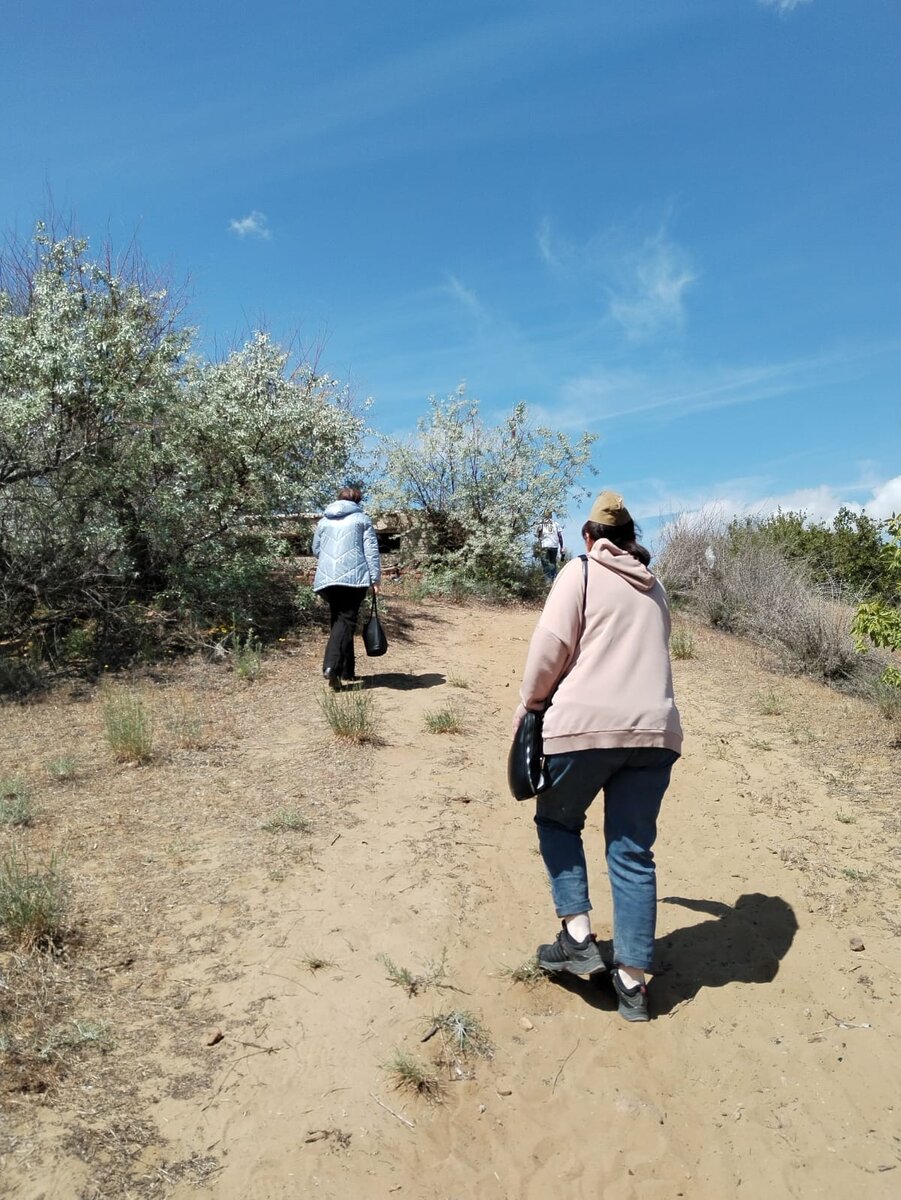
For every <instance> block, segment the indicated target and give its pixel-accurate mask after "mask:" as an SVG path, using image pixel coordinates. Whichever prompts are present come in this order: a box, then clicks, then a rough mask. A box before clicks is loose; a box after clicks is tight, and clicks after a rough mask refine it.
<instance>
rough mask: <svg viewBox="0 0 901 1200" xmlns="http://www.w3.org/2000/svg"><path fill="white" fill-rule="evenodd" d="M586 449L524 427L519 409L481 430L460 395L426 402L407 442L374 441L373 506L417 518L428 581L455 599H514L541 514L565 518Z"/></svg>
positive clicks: (588, 441)
mask: <svg viewBox="0 0 901 1200" xmlns="http://www.w3.org/2000/svg"><path fill="white" fill-rule="evenodd" d="M594 441H595V435H594V434H589V433H585V434H583V435H582V436H581V437H580V438H579V439H578V441H571V440H570V439H569V438H568V437H567V436H566V435H565V434H563V433H560V432H557V431H555V430H552V429H547V428H544V427H542V426H532V425H531V424H530V422H529V419H528V413H527V410H526V406H525V405H524V404H517V405H516V406H515V408H514V409H513V411H512V413H511V414H510V416H509V417H507V418H506V419H505V420H503V421H502V422H501V423H500V424H498V425H494V426H490V425H486V424H485V423H484V422H483V420H482V418H481V415H480V412H479V403H478V401H476V400H469V399H468V398H467V397H466V396H465V394H464V392H463V389H462V388H461V389H460V390H458V392H457V393H456V394H455V395H454V396H451V397H449V398H448V399H447V400H439V399H437V398H435V397H432V399H431V400H430V411H429V413H428V415H427V416H426V417H424V418H423V419H422V420H421V421H420V422H419V425H418V427H417V431H416V433H415V434H414V435H412V436H411V437H408V438H406V439H397V438H389V437H386V438H383V439H382V440H381V455H380V457H381V470H380V477H381V478H380V482H379V484H378V485H377V497H376V498H377V500H378V502H379V503H380V504H381V505H383V506H393V507H400V508H412V509H414V510H417V511H418V512H419V514H420V520H421V522H422V525H423V531H424V547H423V549H424V552H425V557H426V560H427V563H428V566H429V568H430V570H431V571H432V573H433V574H435V573H437V574H438V575H439V576H441V575H444V576H446V577H447V578H448V580H449V583H450V584H451V585H453V586H456V587H459V588H461V589H462V590H464V591H466V590H469V591H480V590H485V591H488V592H490V593H492V594H497V593H501V594H503V593H510V592H516V591H519V590H522V588H523V585H524V583H525V582H526V581H527V576H528V572H527V570H526V569H525V568H526V564H527V563H528V557H529V552H530V549H531V546H532V543H533V542H534V540H535V530H536V527H537V526H538V525H540V524H541V520H542V517H543V514H544V513H545V512H546V511H550V512H553V513H555V514H558V515H563V514H565V512H566V508H567V504H568V501H569V500H570V499H571V498H572V496H573V494H574V493H575V492H576V487H575V484H576V480H577V479H578V477H579V476H580V475H581V474H582V472H583V471H584V470H585V469H586V467H588V465H589V463H590V458H591V447H592V444H593V443H594Z"/></svg>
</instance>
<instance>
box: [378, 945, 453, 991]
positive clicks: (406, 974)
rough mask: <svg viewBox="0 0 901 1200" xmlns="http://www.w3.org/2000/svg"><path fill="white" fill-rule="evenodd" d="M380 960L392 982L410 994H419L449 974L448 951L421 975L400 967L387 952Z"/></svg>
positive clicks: (381, 955)
mask: <svg viewBox="0 0 901 1200" xmlns="http://www.w3.org/2000/svg"><path fill="white" fill-rule="evenodd" d="M378 961H379V962H380V963H381V964H382V966H383V967H384V968H385V974H386V975H387V977H388V979H389V980H390V981H391V983H393V984H395V985H396V986H397V987H400V988H403V989H404V991H405V992H406V993H407V995H408V996H418V995H419V993H420V992H424V991H425V989H426V988H428V987H431V986H432V985H433V984H435V983H437V982H438V980H439V979H443V978H444V976H445V975H446V974H447V951H446V950H445V952H444V953H443V954H442V956H441V961H440V962H430V963H428V964H427V965H426V969H425V971H424V972H423V973H422V974H421V975H417V974H414V972H413V971H411V970H409V969H408V968H407V967H399V966H398V965H397V963H396V962H394V960H393V959H390V958H389V957H388V955H387V954H380V955H379V958H378Z"/></svg>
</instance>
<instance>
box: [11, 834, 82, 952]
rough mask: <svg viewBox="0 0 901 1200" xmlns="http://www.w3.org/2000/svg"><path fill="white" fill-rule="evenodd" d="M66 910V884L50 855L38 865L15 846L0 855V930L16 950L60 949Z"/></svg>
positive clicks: (67, 916)
mask: <svg viewBox="0 0 901 1200" xmlns="http://www.w3.org/2000/svg"><path fill="white" fill-rule="evenodd" d="M69 913H70V902H69V887H68V884H67V882H66V880H65V878H64V877H63V875H62V872H61V871H60V869H59V866H58V865H57V862H56V858H55V857H54V856H53V855H51V857H50V859H49V861H48V862H47V863H46V865H45V866H43V867H37V868H35V867H32V866H31V864H30V863H29V861H28V859H27V857H26V856H25V855H24V854H21V853H20V852H19V851H18V850H17V849H16V848H15V847H13V849H11V850H10V851H8V852H7V853H6V854H4V855H3V856H2V857H0V931H2V932H3V933H4V934H5V935H6V938H7V939H8V940H9V941H10V942H11V943H12V945H13V946H14V947H15V948H16V949H20V950H26V951H27V950H57V949H60V948H61V947H62V944H63V942H64V940H65V936H66V934H67V933H68V931H69Z"/></svg>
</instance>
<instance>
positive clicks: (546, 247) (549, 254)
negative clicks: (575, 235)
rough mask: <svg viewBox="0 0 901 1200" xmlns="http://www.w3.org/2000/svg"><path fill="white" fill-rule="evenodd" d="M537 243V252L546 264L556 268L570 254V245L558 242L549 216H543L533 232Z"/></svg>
mask: <svg viewBox="0 0 901 1200" xmlns="http://www.w3.org/2000/svg"><path fill="white" fill-rule="evenodd" d="M535 240H536V242H537V243H538V253H539V254H540V255H541V258H542V260H543V262H545V263H546V264H547V266H549V267H552V268H553V269H555V270H557V269H559V268H560V267H562V266H563V260H564V259H565V258H568V257H569V256H570V249H571V248H570V247H569V246H565V245H563V244H562V243H560V241H559V239H558V237H557V235H556V234H555V233H554V229H553V226H552V225H551V221H550V218H549V217H544V218H543V219H542V222H541V224H540V225H539V226H538V231H537V233H536V234H535Z"/></svg>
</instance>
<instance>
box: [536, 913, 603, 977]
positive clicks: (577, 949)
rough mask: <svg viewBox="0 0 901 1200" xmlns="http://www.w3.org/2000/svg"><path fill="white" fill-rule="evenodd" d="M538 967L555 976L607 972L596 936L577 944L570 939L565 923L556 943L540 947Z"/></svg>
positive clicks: (590, 936)
mask: <svg viewBox="0 0 901 1200" xmlns="http://www.w3.org/2000/svg"><path fill="white" fill-rule="evenodd" d="M538 965H539V967H541V969H542V971H550V972H552V973H554V974H558V973H559V972H561V971H569V973H570V974H571V975H594V974H596V973H597V972H598V971H603V970H605V966H604V960H603V959H602V958H601V952H600V950H599V949H598V944H597V940H596V938H595V936H594V934H593V933H592V934H589V936H588V937H587V938H586V939H585V941H584V942H577V941H576V940H575V938H572V937H570V935H569V932H568V930H567V928H566V923H565V922H563V927H562V928H561V930H560V932H559V933H558V934H557V940H556V941H555V942H550V943H549V944H548V945H544V946H539V947H538Z"/></svg>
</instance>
